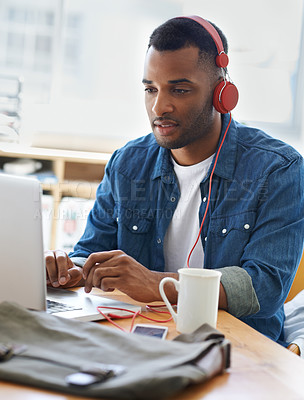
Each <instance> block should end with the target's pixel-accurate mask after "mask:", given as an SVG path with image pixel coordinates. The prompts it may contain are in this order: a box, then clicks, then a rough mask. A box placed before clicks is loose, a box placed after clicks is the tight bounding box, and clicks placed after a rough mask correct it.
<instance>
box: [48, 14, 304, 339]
mask: <svg viewBox="0 0 304 400" xmlns="http://www.w3.org/2000/svg"><path fill="white" fill-rule="evenodd" d="M216 30H217V32H218V34H219V35H220V38H221V41H222V44H223V47H224V51H225V53H227V41H226V38H225V37H224V35H223V34H222V32H221V31H220V30H219V29H218V28H216ZM218 53H219V52H218V50H217V48H216V46H215V42H214V40H213V38H212V37H211V36H210V33H209V31H208V32H207V30H206V29H205V28H203V27H202V26H201V25H200V24H199V23H198V22H196V21H194V20H192V19H187V18H174V19H172V20H169V21H167V22H166V23H164V24H163V25H161V26H160V27H159V28H157V29H156V30H155V31H154V32H153V34H152V36H151V38H150V42H149V46H148V51H147V54H146V60H145V67H144V76H143V84H144V88H145V93H146V94H145V96H146V97H145V102H146V109H147V112H148V116H149V119H150V122H151V126H152V130H153V135H152V134H150V135H148V136H145V137H143V138H140V139H136V140H134V141H131V142H130V143H128V144H127V145H126V146H125V147H123V148H122V149H120V150H117V151H116V152H115V153H114V154H113V156H112V158H111V160H110V161H109V163H108V165H107V168H106V172H105V176H104V179H103V181H102V183H101V184H100V186H99V188H98V190H97V195H96V202H95V205H94V207H93V209H92V211H91V213H90V215H89V217H88V221H87V226H86V230H85V232H84V235H83V236H82V238H81V239H80V241H79V242H78V243H77V244H76V246H75V248H74V251H73V253H71V254H70V257H68V256H67V255H66V254H65V253H63V252H61V251H55V252H48V253H47V255H46V267H47V274H48V283H49V284H50V285H52V286H55V287H58V286H62V287H69V286H75V285H85V290H86V291H87V292H89V291H90V290H91V289H92V287H93V286H94V287H98V288H101V289H103V290H106V291H111V290H113V289H114V288H117V289H119V290H121V291H123V292H125V293H126V294H128V295H129V296H131V297H132V298H134V299H136V300H139V301H142V302H147V303H148V302H152V301H155V300H161V297H160V294H159V290H158V287H159V282H160V280H161V279H162V278H163V277H165V276H173V277H175V278H176V277H177V273H176V271H177V270H178V269H179V268H182V267H186V264H187V258H188V256H189V252H190V249H191V248H192V246H193V244H194V242H195V240H196V237H197V235H198V232H199V227H200V225H201V223H202V219H203V216H204V213H205V211H206V208H207V205H208V206H209V209H208V211H207V214H206V217H205V221H204V223H203V226H202V230H201V234H200V238H199V240H198V243H197V245H196V247H195V249H194V251H193V253H192V254H191V258H190V266H191V267H197V268H202V267H204V268H212V269H213V268H214V269H219V270H220V271H221V272H222V277H221V287H220V298H219V308H222V309H225V310H228V312H230V313H231V314H233V315H235V316H236V317H238V318H240V319H241V320H243V321H244V322H246V323H248V324H249V325H251V326H252V327H254V328H256V329H257V330H259V331H260V332H262V333H264V334H265V335H267V336H269V337H270V338H272V339H273V340H275V341H279V342H281V343H283V332H282V328H283V323H284V311H283V303H284V301H285V298H286V296H287V294H288V291H289V288H290V286H291V283H292V280H293V277H294V275H295V271H296V268H297V265H298V263H299V260H300V257H301V254H302V247H303V232H304V219H303V216H304V191H303V187H304V168H303V159H302V157H301V156H300V155H299V154H298V153H297V152H296V151H295V150H294V149H292V148H291V147H290V146H288V145H286V144H284V143H282V142H280V141H278V140H275V139H273V138H271V137H269V136H267V135H266V134H265V133H263V132H261V131H259V130H256V129H253V128H248V127H245V126H243V125H241V124H238V123H237V122H235V121H234V120H232V121H230V120H229V114H227V113H223V114H221V113H220V112H218V111H217V110H216V109H215V107H214V105H213V92H214V90H215V88H216V87H217V85H218V84H219V83H220V82H222V81H224V82H225V84H226V69H225V68H224V67H223V68H221V67H219V66H218V65H217V64H216V62H215V60H216V56H217V55H218ZM225 134H226V138H225V141H224V142H223V138H224V135H225ZM222 142H223V143H222ZM220 146H222V147H221V150H220V152H219V147H220ZM215 154H216V156H215ZM216 157H218V159H217V164H216V165H215V161H216ZM214 166H215V169H214V174H213V181H212V185H211V193H210V202H209V198H208V194H209V183H210V175H211V171H212V169H213V167H214ZM82 266H83V269H82V268H81V267H82ZM166 292H167V295H168V298H169V300H170V301H171V302H176V299H177V293H176V291H175V289H174V288H173V286H171V287H170V288H168V289H166Z"/></svg>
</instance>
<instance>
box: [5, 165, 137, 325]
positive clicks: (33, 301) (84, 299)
mask: <svg viewBox="0 0 304 400" xmlns="http://www.w3.org/2000/svg"><path fill="white" fill-rule="evenodd" d="M41 195H42V190H41V185H40V183H39V181H38V180H36V179H34V178H30V177H23V176H22V177H21V176H15V175H8V174H4V173H2V174H0V302H1V301H13V302H16V303H18V304H20V305H22V306H24V307H26V308H28V309H33V310H45V311H47V312H51V313H52V314H53V315H58V316H60V317H64V318H73V319H78V320H81V321H96V320H100V319H104V316H103V315H102V314H101V313H100V312H99V311H98V309H97V307H114V308H115V309H114V310H113V309H106V308H104V309H101V311H102V312H103V313H104V314H107V313H112V314H116V315H130V314H129V313H128V312H126V311H122V310H117V309H116V308H122V309H126V310H132V311H134V312H136V311H140V310H141V307H140V306H137V305H132V304H127V303H124V302H120V301H118V300H115V299H109V298H106V297H104V296H102V295H95V294H87V293H85V292H84V289H83V288H81V289H79V290H76V291H72V290H65V289H61V288H47V285H46V271H45V262H44V249H43V236H42V211H41ZM95 291H97V292H98V291H99V290H98V289H95ZM58 303H59V304H58ZM47 304H49V308H48V306H47ZM54 306H55V307H54ZM50 307H51V309H50Z"/></svg>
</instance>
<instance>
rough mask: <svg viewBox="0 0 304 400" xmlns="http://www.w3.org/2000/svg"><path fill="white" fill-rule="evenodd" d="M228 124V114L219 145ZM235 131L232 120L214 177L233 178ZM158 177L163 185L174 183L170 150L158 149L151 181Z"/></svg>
mask: <svg viewBox="0 0 304 400" xmlns="http://www.w3.org/2000/svg"><path fill="white" fill-rule="evenodd" d="M228 123H229V114H223V115H222V130H221V135H220V140H219V144H220V143H221V140H222V137H223V135H224V133H225V131H226V128H227V125H228ZM236 129H237V128H236V124H235V122H234V120H233V119H232V120H231V124H230V127H229V130H228V132H227V135H226V138H225V141H224V143H223V146H222V148H221V151H220V154H219V157H218V161H217V165H216V167H215V171H214V173H215V174H216V175H218V176H220V177H222V178H225V179H232V177H233V171H234V165H235V158H236ZM219 144H218V146H219ZM214 160H215V157H214ZM214 160H213V162H212V164H211V166H210V168H209V171H208V174H207V176H206V179H207V178H208V177H209V175H210V172H211V170H212V168H213V164H214ZM159 177H162V180H163V181H164V182H165V183H173V182H174V181H175V174H174V170H173V165H172V161H171V156H170V150H168V149H165V148H163V147H160V148H159V152H158V156H157V159H156V163H155V167H154V170H153V172H152V174H151V178H152V179H156V178H159Z"/></svg>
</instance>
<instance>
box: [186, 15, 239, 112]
mask: <svg viewBox="0 0 304 400" xmlns="http://www.w3.org/2000/svg"><path fill="white" fill-rule="evenodd" d="M181 18H188V19H192V20H193V21H195V22H197V23H198V24H200V25H201V26H202V27H203V28H205V29H206V31H207V32H208V33H209V34H210V36H211V37H212V39H213V41H214V43H215V45H216V48H217V52H218V55H217V56H216V59H215V62H216V65H217V66H218V67H219V68H226V67H227V65H228V63H229V58H228V56H227V54H226V53H225V51H224V46H223V43H222V40H221V38H220V35H219V34H218V32H217V30H216V29H215V28H214V26H213V25H211V24H210V22H208V21H206V20H205V19H203V18H201V17H198V16H196V15H191V16H189V17H181ZM238 99H239V92H238V90H237V88H236V86H235V85H234V84H233V83H232V82H230V81H227V80H226V78H224V79H223V80H222V81H221V82H220V83H219V84H218V85H217V86H216V88H215V89H214V93H213V106H214V108H215V109H216V111H218V112H219V113H221V114H226V113H229V112H230V111H231V110H233V109H234V107H235V106H236V105H237V102H238Z"/></svg>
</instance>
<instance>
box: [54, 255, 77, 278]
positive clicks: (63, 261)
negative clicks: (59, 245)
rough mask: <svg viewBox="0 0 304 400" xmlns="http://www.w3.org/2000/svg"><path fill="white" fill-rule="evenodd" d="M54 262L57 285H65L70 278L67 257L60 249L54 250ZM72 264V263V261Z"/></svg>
mask: <svg viewBox="0 0 304 400" xmlns="http://www.w3.org/2000/svg"><path fill="white" fill-rule="evenodd" d="M55 257H56V264H57V278H58V283H59V285H65V284H66V283H67V282H68V281H69V280H70V278H71V277H70V275H69V273H68V269H69V267H70V264H69V261H70V259H69V257H68V255H67V254H66V253H65V252H64V251H62V250H56V251H55ZM72 264H73V263H72Z"/></svg>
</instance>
